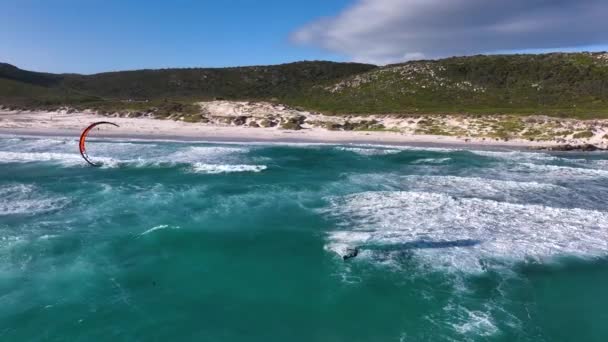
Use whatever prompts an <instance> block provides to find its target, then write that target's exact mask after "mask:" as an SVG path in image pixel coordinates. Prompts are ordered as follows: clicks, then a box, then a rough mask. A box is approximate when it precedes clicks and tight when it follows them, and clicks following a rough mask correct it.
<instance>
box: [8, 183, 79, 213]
mask: <svg viewBox="0 0 608 342" xmlns="http://www.w3.org/2000/svg"><path fill="white" fill-rule="evenodd" d="M67 203H68V200H67V199H66V198H64V197H58V196H52V195H49V194H47V193H45V192H44V191H41V190H40V189H38V188H36V187H35V186H33V185H25V184H10V185H4V186H0V216H4V215H16V214H26V215H31V214H40V213H44V212H48V211H52V210H57V209H60V208H62V207H64V206H65V205H66V204H67Z"/></svg>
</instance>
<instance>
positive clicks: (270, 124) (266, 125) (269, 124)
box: [260, 119, 277, 128]
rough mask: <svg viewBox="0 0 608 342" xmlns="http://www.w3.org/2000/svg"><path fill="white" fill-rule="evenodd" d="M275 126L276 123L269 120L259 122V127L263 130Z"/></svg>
mask: <svg viewBox="0 0 608 342" xmlns="http://www.w3.org/2000/svg"><path fill="white" fill-rule="evenodd" d="M276 125H277V123H276V122H275V121H273V120H270V119H262V121H260V126H261V127H264V128H267V127H275V126H276Z"/></svg>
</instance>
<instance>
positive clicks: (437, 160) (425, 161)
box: [412, 158, 452, 164]
mask: <svg viewBox="0 0 608 342" xmlns="http://www.w3.org/2000/svg"><path fill="white" fill-rule="evenodd" d="M450 160H452V158H425V159H419V160H416V161H414V162H412V164H443V163H445V162H448V161H450Z"/></svg>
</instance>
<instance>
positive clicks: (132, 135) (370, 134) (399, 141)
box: [0, 111, 560, 150]
mask: <svg viewBox="0 0 608 342" xmlns="http://www.w3.org/2000/svg"><path fill="white" fill-rule="evenodd" d="M389 120H390V119H389ZM95 121H112V122H114V123H116V124H118V125H119V126H120V127H118V128H115V127H108V128H104V129H103V130H100V131H97V132H95V137H96V138H116V139H136V140H171V141H190V142H192V141H200V142H216V143H230V142H235V143H279V144H280V143H287V144H288V143H308V144H359V145H391V146H400V145H401V146H403V145H407V146H425V147H455V148H463V149H480V148H481V149H508V150H522V149H534V148H541V147H551V146H559V145H560V143H559V142H557V141H554V140H551V141H528V140H523V139H511V140H508V141H503V140H497V139H486V138H478V137H456V136H445V135H431V134H409V133H404V132H392V131H341V130H328V129H324V128H320V127H305V128H303V129H300V130H288V129H281V128H279V127H268V128H262V127H247V126H234V125H217V124H213V123H200V122H196V123H190V122H184V121H180V120H172V119H165V120H162V119H155V118H150V117H138V118H133V117H120V116H111V117H108V116H104V115H99V114H96V113H91V112H76V113H66V112H8V111H0V134H2V135H19V136H64V137H65V136H73V137H74V138H77V137H78V136H79V135H80V133H81V132H82V129H83V128H84V127H86V126H87V125H89V124H90V123H93V122H95Z"/></svg>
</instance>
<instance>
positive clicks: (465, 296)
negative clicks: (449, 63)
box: [0, 137, 608, 341]
mask: <svg viewBox="0 0 608 342" xmlns="http://www.w3.org/2000/svg"><path fill="white" fill-rule="evenodd" d="M89 154H90V155H91V156H93V158H96V159H97V160H98V161H102V162H103V163H104V167H102V168H91V167H88V166H87V165H86V164H85V162H84V161H83V160H82V159H81V158H80V156H79V154H78V152H77V142H76V140H75V139H68V138H25V137H2V138H0V340H2V341H30V340H39V341H48V340H52V341H64V340H66V341H77V340H79V341H94V340H109V339H115V340H120V341H133V340H139V341H144V340H152V341H155V340H194V341H243V340H246V341H462V340H472V341H478V340H479V341H486V340H497V341H503V340H504V341H511V340H520V341H573V340H577V341H605V340H606V336H608V325H606V324H605V323H606V322H608V294H607V292H606V291H607V289H608V257H607V256H608V155H606V154H601V153H598V154H561V155H560V154H553V155H550V154H545V153H529V152H494V151H465V150H457V149H437V148H408V147H372V146H327V145H256V144H205V143H176V142H136V141H109V140H104V141H92V142H91V143H90V144H89ZM354 246H357V247H359V248H360V250H361V253H360V255H359V256H358V257H357V258H355V259H351V260H349V261H347V262H344V261H343V260H342V258H341V255H342V254H343V253H344V251H345V250H346V249H347V248H348V247H354Z"/></svg>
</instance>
